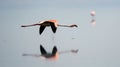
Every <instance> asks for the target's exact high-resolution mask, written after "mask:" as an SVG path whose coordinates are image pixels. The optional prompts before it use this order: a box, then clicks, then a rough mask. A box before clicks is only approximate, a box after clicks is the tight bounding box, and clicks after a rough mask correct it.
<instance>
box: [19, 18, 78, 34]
mask: <svg viewBox="0 0 120 67" xmlns="http://www.w3.org/2000/svg"><path fill="white" fill-rule="evenodd" d="M30 26H40V28H39V34H40V35H41V34H42V32H43V31H44V29H45V28H46V26H51V28H52V31H53V33H56V30H57V27H58V26H60V27H78V26H77V25H76V24H72V25H60V24H58V22H57V20H45V21H39V23H36V24H32V25H22V26H21V27H30Z"/></svg>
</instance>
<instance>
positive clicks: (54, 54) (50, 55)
mask: <svg viewBox="0 0 120 67" xmlns="http://www.w3.org/2000/svg"><path fill="white" fill-rule="evenodd" d="M40 52H41V55H38V54H26V53H25V54H23V56H34V57H42V58H43V59H52V60H57V59H58V58H59V54H62V53H69V52H72V53H77V52H78V49H77V50H68V51H61V52H58V50H57V47H56V46H54V47H53V50H52V52H51V53H48V52H47V51H46V50H45V49H44V47H43V46H42V45H40Z"/></svg>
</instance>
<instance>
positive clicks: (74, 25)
mask: <svg viewBox="0 0 120 67" xmlns="http://www.w3.org/2000/svg"><path fill="white" fill-rule="evenodd" d="M70 27H78V26H77V25H76V24H72V25H70Z"/></svg>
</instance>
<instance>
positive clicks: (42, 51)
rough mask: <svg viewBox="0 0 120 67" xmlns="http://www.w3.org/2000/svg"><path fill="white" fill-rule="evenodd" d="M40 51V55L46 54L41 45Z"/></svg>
mask: <svg viewBox="0 0 120 67" xmlns="http://www.w3.org/2000/svg"><path fill="white" fill-rule="evenodd" d="M40 52H41V54H42V55H45V54H47V52H46V50H45V49H44V48H43V46H42V45H40Z"/></svg>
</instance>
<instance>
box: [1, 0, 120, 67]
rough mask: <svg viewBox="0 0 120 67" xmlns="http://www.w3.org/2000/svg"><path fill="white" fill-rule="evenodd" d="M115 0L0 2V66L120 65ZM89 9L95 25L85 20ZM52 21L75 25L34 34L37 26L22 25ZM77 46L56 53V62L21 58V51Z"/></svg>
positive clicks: (118, 14)
mask: <svg viewBox="0 0 120 67" xmlns="http://www.w3.org/2000/svg"><path fill="white" fill-rule="evenodd" d="M119 3H120V1H119V0H49V1H48V0H0V67H41V66H42V67H48V66H49V67H73V66H79V67H120V64H119V62H120V53H119V51H120V30H119V29H120V26H119V25H120V23H119V22H120V19H119V17H120V8H119V7H120V4H119ZM93 10H94V11H95V12H96V15H95V17H94V18H95V20H96V25H95V26H94V27H93V26H92V25H91V24H90V21H91V19H92V17H91V16H90V12H91V11H93ZM49 19H57V20H58V22H59V24H77V25H78V28H61V27H58V29H57V32H56V33H55V34H53V33H52V31H51V29H50V28H49V27H48V28H46V29H45V31H44V32H43V33H42V35H39V32H38V30H39V26H38V27H29V28H21V27H20V26H21V25H24V24H33V23H38V22H39V21H41V20H49ZM40 44H42V45H43V46H44V47H45V49H46V50H47V51H51V49H52V48H53V46H54V45H56V46H57V48H58V51H64V50H70V49H79V52H78V53H77V54H71V53H69V54H62V55H60V58H59V59H58V60H57V61H50V60H42V59H41V58H36V57H23V56H22V54H23V53H31V54H40V51H39V45H40Z"/></svg>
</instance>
